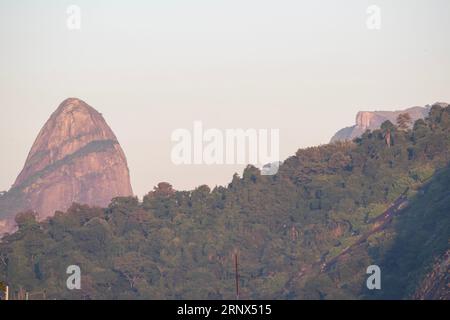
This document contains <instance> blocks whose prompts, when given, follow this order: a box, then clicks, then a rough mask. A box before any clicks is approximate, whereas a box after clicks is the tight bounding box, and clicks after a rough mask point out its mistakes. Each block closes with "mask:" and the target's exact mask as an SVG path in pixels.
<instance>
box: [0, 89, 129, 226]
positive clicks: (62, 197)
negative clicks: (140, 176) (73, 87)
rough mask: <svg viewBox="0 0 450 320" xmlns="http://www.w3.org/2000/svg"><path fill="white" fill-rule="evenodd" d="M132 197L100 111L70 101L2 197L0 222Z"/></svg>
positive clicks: (117, 149) (40, 137)
mask: <svg viewBox="0 0 450 320" xmlns="http://www.w3.org/2000/svg"><path fill="white" fill-rule="evenodd" d="M131 195H133V191H132V188H131V184H130V177H129V170H128V166H127V161H126V158H125V154H124V152H123V151H122V148H121V147H120V145H119V142H118V141H117V138H116V136H115V135H114V133H113V132H112V130H111V129H110V128H109V126H108V124H107V123H106V121H105V120H104V119H103V116H102V115H101V114H100V113H99V112H97V111H96V110H95V109H94V108H92V107H91V106H89V105H88V104H86V103H85V102H84V101H82V100H79V99H76V98H69V99H66V100H64V101H63V102H62V103H61V104H60V105H59V107H58V109H57V110H56V111H55V112H54V113H53V114H52V115H51V117H50V119H49V120H48V121H47V122H46V124H45V125H44V127H43V128H42V129H41V131H40V132H39V135H38V136H37V138H36V141H35V142H34V144H33V146H32V147H31V151H30V153H29V155H28V157H27V159H26V162H25V165H24V167H23V169H22V171H21V172H20V174H19V176H18V177H17V179H16V181H15V183H14V185H13V186H12V188H11V190H10V191H9V192H8V193H6V194H5V195H3V196H2V197H0V219H2V218H3V219H4V218H12V217H13V216H14V215H15V214H16V213H17V212H18V211H23V210H33V211H36V212H37V214H38V215H39V218H40V219H44V218H46V217H49V216H52V215H53V214H54V212H55V211H56V210H62V211H64V210H67V209H68V208H69V206H70V205H71V204H72V203H73V202H77V203H82V204H89V205H92V206H106V205H107V204H108V203H109V202H110V201H111V199H112V198H114V197H117V196H131ZM10 222H11V221H9V222H8V224H10ZM5 223H6V222H3V224H5ZM0 227H1V225H0Z"/></svg>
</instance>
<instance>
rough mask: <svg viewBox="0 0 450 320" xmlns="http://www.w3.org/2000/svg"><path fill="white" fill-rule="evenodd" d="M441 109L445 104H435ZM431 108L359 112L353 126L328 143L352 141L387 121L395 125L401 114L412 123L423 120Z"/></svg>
mask: <svg viewBox="0 0 450 320" xmlns="http://www.w3.org/2000/svg"><path fill="white" fill-rule="evenodd" d="M437 104H439V105H441V106H443V107H445V106H447V105H448V104H446V103H437ZM430 108H431V106H425V107H412V108H408V109H405V110H399V111H360V112H358V113H357V115H356V121H355V125H353V126H351V127H346V128H343V129H341V130H339V131H338V132H336V133H335V135H334V136H333V137H332V138H331V141H330V142H336V141H345V140H353V139H355V138H357V137H359V136H361V135H362V134H363V133H364V132H365V131H366V130H376V129H379V128H380V126H381V124H382V123H383V122H385V121H387V120H389V121H391V122H392V123H393V124H396V122H397V117H398V116H399V115H400V114H402V113H408V114H409V115H410V116H411V120H412V123H414V121H416V120H418V119H423V118H425V117H426V116H427V115H428V113H429V111H430Z"/></svg>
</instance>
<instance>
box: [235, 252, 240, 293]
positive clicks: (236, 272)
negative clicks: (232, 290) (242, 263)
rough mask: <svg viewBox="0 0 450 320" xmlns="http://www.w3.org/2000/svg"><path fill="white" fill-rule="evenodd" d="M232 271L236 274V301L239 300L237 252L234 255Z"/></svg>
mask: <svg viewBox="0 0 450 320" xmlns="http://www.w3.org/2000/svg"><path fill="white" fill-rule="evenodd" d="M234 269H235V274H236V300H239V270H238V255H237V251H235V253H234Z"/></svg>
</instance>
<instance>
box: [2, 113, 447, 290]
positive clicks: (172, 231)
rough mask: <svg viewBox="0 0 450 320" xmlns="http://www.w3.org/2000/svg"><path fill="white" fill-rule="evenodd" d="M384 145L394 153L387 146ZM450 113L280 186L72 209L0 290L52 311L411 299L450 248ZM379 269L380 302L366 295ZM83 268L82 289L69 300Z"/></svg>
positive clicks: (308, 168)
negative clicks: (72, 276)
mask: <svg viewBox="0 0 450 320" xmlns="http://www.w3.org/2000/svg"><path fill="white" fill-rule="evenodd" d="M388 135H389V136H390V142H389V143H387V142H386V140H387V139H386V137H387V136H388ZM449 146H450V108H441V107H439V106H433V108H432V109H431V112H430V116H429V118H427V119H426V120H419V121H417V122H416V123H415V124H414V127H413V129H412V130H408V129H407V128H406V126H402V129H401V130H399V129H398V128H397V127H396V126H394V125H393V124H392V123H390V122H386V123H384V124H383V125H382V127H381V129H380V130H376V131H373V132H366V133H365V134H364V135H363V136H362V137H361V138H358V139H356V140H355V141H354V142H349V143H337V144H329V145H324V146H320V147H314V148H308V149H303V150H299V151H298V152H297V153H296V155H295V156H293V157H290V158H288V159H287V160H286V161H285V162H284V163H283V164H282V165H281V166H280V170H279V172H278V174H276V175H274V176H262V175H260V172H259V170H258V169H256V168H254V167H252V166H248V167H247V168H246V169H245V170H244V172H243V174H242V177H240V176H238V175H234V176H233V179H232V181H231V183H230V184H229V185H228V186H227V187H226V188H225V187H217V188H214V189H213V190H210V188H209V187H207V186H200V187H198V188H197V189H195V190H193V191H175V190H173V189H172V187H171V186H170V185H169V184H168V183H160V184H159V185H158V186H157V187H155V188H154V190H153V191H151V192H150V193H148V195H147V196H145V197H144V199H143V201H142V202H140V201H138V199H136V198H116V199H113V201H112V202H111V204H110V205H109V207H108V208H106V209H101V208H90V207H87V206H83V205H78V204H74V205H73V206H72V207H71V208H70V209H69V210H68V211H67V212H65V213H63V212H58V213H56V215H55V216H54V217H52V218H50V219H49V220H46V221H44V222H40V223H38V222H37V221H36V218H35V215H34V214H33V213H31V212H25V213H22V214H20V215H18V216H17V218H16V221H17V223H18V226H19V230H18V231H17V232H16V233H14V234H12V235H8V236H6V237H4V238H3V241H2V243H0V281H3V282H5V283H8V284H9V285H10V286H11V288H12V291H18V290H19V289H21V288H22V289H23V290H26V291H29V292H31V293H33V292H41V291H43V290H45V295H46V297H47V298H58V299H71V298H77V299H81V298H83V299H117V298H124V299H127V298H134V299H136V298H137V299H154V298H169V299H180V298H192V299H208V298H209V299H216V298H217V299H222V298H234V261H233V256H234V254H235V253H237V254H238V256H239V271H240V282H241V297H242V298H252V299H266V298H269V299H341V298H342V299H354V298H408V297H410V296H411V294H412V293H413V292H414V288H415V287H416V286H417V284H418V282H419V281H420V279H421V278H422V277H423V275H424V273H425V272H426V271H427V268H429V266H430V264H431V263H432V261H433V259H434V258H435V257H437V256H439V255H441V254H443V252H445V250H446V249H448V240H449V235H450V221H449V217H448V216H449V215H448V213H449V211H450V196H449V195H448V187H449V185H450V169H449V168H448V163H449V160H450V154H449ZM406 190H408V191H407V195H408V198H409V204H408V206H407V207H406V208H405V209H404V210H402V211H401V212H400V214H399V215H398V216H397V217H395V218H394V220H393V222H392V223H389V224H387V225H386V227H383V228H382V229H381V230H379V231H377V232H376V233H374V234H373V235H371V236H370V237H369V238H368V240H367V241H365V242H364V243H362V244H361V245H358V246H356V247H355V248H354V250H352V252H351V253H350V254H348V255H344V256H343V257H342V258H340V259H339V260H338V262H337V263H336V264H334V265H333V266H332V267H331V268H330V269H329V270H326V272H321V268H320V265H321V264H322V263H323V262H326V261H329V260H330V259H332V258H333V257H336V256H338V255H339V253H341V252H342V251H343V250H345V248H347V247H349V246H351V245H352V244H354V243H356V241H357V240H358V239H359V237H360V236H361V235H362V234H366V233H367V232H370V231H371V230H373V228H374V226H375V224H376V219H374V218H375V217H377V216H379V215H380V214H382V213H383V212H384V211H385V210H386V209H387V208H388V207H389V205H390V203H391V202H392V201H394V200H395V199H396V198H397V197H399V196H400V195H401V194H402V193H404V192H405V191H406ZM371 264H377V265H380V267H381V269H382V283H383V285H382V290H380V291H377V292H369V291H368V290H367V289H366V287H365V280H366V277H367V275H366V268H367V266H369V265H371ZM69 265H79V266H80V267H81V271H82V289H81V290H79V291H77V290H74V291H69V290H68V289H67V288H66V279H67V277H68V275H67V274H66V268H67V266H69Z"/></svg>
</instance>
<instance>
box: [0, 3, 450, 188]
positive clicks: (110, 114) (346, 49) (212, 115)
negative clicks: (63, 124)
mask: <svg viewBox="0 0 450 320" xmlns="http://www.w3.org/2000/svg"><path fill="white" fill-rule="evenodd" d="M72 4H74V5H77V6H79V7H80V8H81V29H80V30H69V29H68V28H67V25H66V20H67V17H68V15H67V13H66V9H67V7H68V6H69V5H72ZM369 5H377V6H378V7H379V8H380V9H381V29H380V30H369V29H368V28H367V26H366V20H367V18H368V14H367V13H366V10H367V8H368V7H369ZM449 39H450V1H448V0H395V1H393V0H385V1H378V0H372V1H365V0H346V1H335V0H308V1H300V0H295V1H287V0H276V1H275V0H271V1H265V0H254V1H253V0H192V1H180V0H165V1H133V0H129V1H111V0H108V1H107V0H104V1H95V0H86V1H76V0H72V1H61V0H53V1H45V0H41V1H36V0H28V1H25V0H20V1H17V0H11V1H6V0H0V41H1V42H0V130H1V131H0V150H1V157H0V167H1V170H0V190H7V189H9V187H10V186H11V185H12V183H13V182H14V180H15V178H16V176H17V175H18V173H19V172H20V170H21V169H22V166H23V164H24V162H25V158H26V156H27V154H28V152H29V150H30V148H31V145H32V143H33V141H34V139H35V138H36V136H37V134H38V132H39V130H40V129H41V127H42V126H43V125H44V123H45V121H46V120H47V119H48V118H49V116H50V114H51V113H52V112H53V111H54V110H55V109H56V108H57V106H58V105H59V104H60V103H61V101H63V100H64V99H65V98H68V97H78V98H80V99H82V100H84V101H86V102H87V103H88V104H90V105H91V106H93V107H94V108H96V109H97V110H98V111H99V112H101V113H102V114H103V115H104V117H105V119H106V121H107V122H108V124H109V125H110V126H111V128H112V130H113V131H114V132H115V134H116V135H117V137H118V139H119V142H120V143H121V145H122V148H123V149H124V151H125V153H126V156H127V159H128V165H129V168H130V172H131V178H132V185H133V189H134V191H135V193H136V194H137V195H139V196H142V195H143V194H145V193H146V192H148V191H150V190H151V189H152V188H153V186H154V185H156V184H157V183H158V182H160V181H167V182H170V183H172V184H173V185H174V187H175V188H177V189H191V188H194V187H195V186H198V185H201V184H208V185H210V186H215V185H225V184H227V183H228V182H229V181H230V180H231V177H232V175H233V173H234V172H236V171H238V172H239V173H241V171H242V166H230V165H212V166H206V165H180V166H176V165H174V164H173V163H172V161H171V158H170V152H171V149H172V147H173V145H174V143H173V142H172V141H171V139H170V138H171V133H172V132H173V131H174V130H175V129H178V128H186V129H190V130H192V126H193V122H194V121H195V120H201V121H202V122H203V125H204V127H206V128H217V129H220V130H225V129H229V128H242V129H246V128H256V129H270V128H276V129H279V130H280V138H281V140H280V147H281V158H282V159H285V158H286V157H288V156H290V155H293V154H295V152H296V150H297V149H298V148H300V147H306V146H313V145H319V144H324V143H327V142H328V141H329V139H330V138H331V136H332V135H333V134H334V133H335V132H336V131H337V130H338V129H340V128H342V127H344V126H349V125H352V124H353V123H354V119H355V115H356V113H357V111H359V110H381V109H382V110H395V109H401V108H406V107H411V106H416V105H425V104H429V103H433V102H436V101H445V102H450V41H449Z"/></svg>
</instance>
